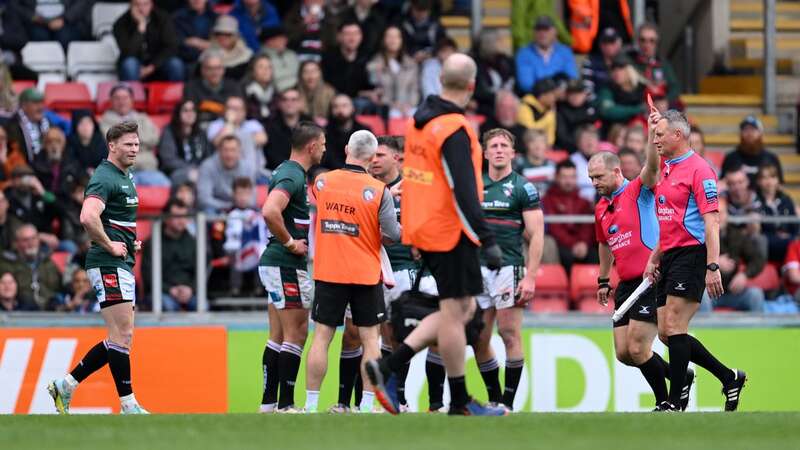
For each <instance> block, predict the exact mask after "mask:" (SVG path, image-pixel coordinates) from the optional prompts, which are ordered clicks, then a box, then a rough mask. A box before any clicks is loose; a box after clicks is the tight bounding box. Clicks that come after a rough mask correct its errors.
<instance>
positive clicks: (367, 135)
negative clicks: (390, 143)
mask: <svg viewBox="0 0 800 450" xmlns="http://www.w3.org/2000/svg"><path fill="white" fill-rule="evenodd" d="M347 149H348V152H349V154H350V155H351V156H352V157H353V158H355V159H357V160H359V161H367V160H369V159H371V158H372V157H373V156H374V155H375V152H376V151H377V150H378V138H376V137H375V135H374V134H372V133H371V132H369V131H367V130H359V131H356V132H355V133H353V134H352V135H351V136H350V140H349V141H347Z"/></svg>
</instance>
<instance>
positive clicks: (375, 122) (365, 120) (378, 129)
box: [356, 115, 386, 136]
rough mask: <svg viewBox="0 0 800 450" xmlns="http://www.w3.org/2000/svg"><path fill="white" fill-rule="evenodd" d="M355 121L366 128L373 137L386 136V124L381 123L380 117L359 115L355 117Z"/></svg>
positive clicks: (381, 118)
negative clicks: (370, 131)
mask: <svg viewBox="0 0 800 450" xmlns="http://www.w3.org/2000/svg"><path fill="white" fill-rule="evenodd" d="M356 120H357V121H359V122H361V123H362V124H364V125H366V126H368V127H369V128H370V129H371V130H372V133H373V134H375V136H385V135H386V122H384V121H383V117H381V116H372V115H360V116H356Z"/></svg>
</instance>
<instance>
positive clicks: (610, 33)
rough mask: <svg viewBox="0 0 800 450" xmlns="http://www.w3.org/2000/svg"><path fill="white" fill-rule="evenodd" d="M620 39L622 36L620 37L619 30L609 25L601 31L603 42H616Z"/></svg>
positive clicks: (601, 40)
mask: <svg viewBox="0 0 800 450" xmlns="http://www.w3.org/2000/svg"><path fill="white" fill-rule="evenodd" d="M618 39H621V38H620V36H619V33H617V30H616V29H615V28H611V27H608V28H605V29H603V31H602V32H601V33H600V42H601V43H610V42H616V41H617V40H618Z"/></svg>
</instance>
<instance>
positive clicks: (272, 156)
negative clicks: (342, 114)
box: [264, 87, 311, 170]
mask: <svg viewBox="0 0 800 450" xmlns="http://www.w3.org/2000/svg"><path fill="white" fill-rule="evenodd" d="M301 106H302V104H301V102H300V91H298V90H297V88H295V87H291V88H289V89H286V90H285V91H283V92H281V94H280V97H279V99H278V113H277V114H274V115H272V116H270V118H269V120H268V121H267V123H265V124H264V128H265V129H266V130H267V136H268V137H269V140H268V141H267V145H266V147H264V154H265V155H266V157H267V169H270V170H275V169H276V168H277V167H278V166H279V165H281V163H282V162H284V161H286V160H287V159H289V157H290V155H291V152H292V145H291V139H292V129H293V128H294V127H295V126H297V124H299V123H300V122H301V121H310V120H311V118H310V117H308V116H306V115H305V114H303V113H301V112H300V108H301Z"/></svg>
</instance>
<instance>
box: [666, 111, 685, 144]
mask: <svg viewBox="0 0 800 450" xmlns="http://www.w3.org/2000/svg"><path fill="white" fill-rule="evenodd" d="M661 117H663V118H664V119H667V128H669V129H670V130H678V131H680V132H681V135H682V136H683V139H684V140H686V139H689V134H690V131H691V127H690V126H689V121H688V120H686V116H684V115H683V113H682V112H680V111H678V110H677V109H670V110H669V111H667V112H665V113H664V114H662V115H661Z"/></svg>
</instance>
